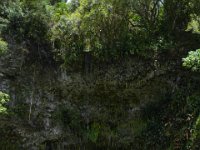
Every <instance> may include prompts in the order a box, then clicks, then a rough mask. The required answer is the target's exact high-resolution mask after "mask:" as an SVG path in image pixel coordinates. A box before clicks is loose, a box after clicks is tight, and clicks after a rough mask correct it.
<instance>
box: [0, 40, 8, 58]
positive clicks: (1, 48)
mask: <svg viewBox="0 0 200 150" xmlns="http://www.w3.org/2000/svg"><path fill="white" fill-rule="evenodd" d="M7 50H8V44H7V43H6V42H5V41H3V40H2V39H0V55H2V54H4V53H6V51H7Z"/></svg>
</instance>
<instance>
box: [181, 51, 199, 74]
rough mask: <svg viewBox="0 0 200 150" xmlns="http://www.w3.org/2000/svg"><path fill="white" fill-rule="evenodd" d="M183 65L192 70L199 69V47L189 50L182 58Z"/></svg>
mask: <svg viewBox="0 0 200 150" xmlns="http://www.w3.org/2000/svg"><path fill="white" fill-rule="evenodd" d="M183 66H184V67H187V68H189V69H192V71H199V69H200V49H197V50H196V51H190V52H189V55H188V56H187V57H186V58H183Z"/></svg>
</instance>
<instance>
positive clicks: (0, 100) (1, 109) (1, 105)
mask: <svg viewBox="0 0 200 150" xmlns="http://www.w3.org/2000/svg"><path fill="white" fill-rule="evenodd" d="M8 101H9V95H8V94H5V93H3V92H1V91H0V114H1V113H6V112H7V108H6V107H5V104H6V103H7V102H8Z"/></svg>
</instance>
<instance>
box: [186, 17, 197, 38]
mask: <svg viewBox="0 0 200 150" xmlns="http://www.w3.org/2000/svg"><path fill="white" fill-rule="evenodd" d="M186 31H192V32H193V33H198V34H200V18H199V17H196V16H191V21H190V22H189V23H188V27H187V30H186Z"/></svg>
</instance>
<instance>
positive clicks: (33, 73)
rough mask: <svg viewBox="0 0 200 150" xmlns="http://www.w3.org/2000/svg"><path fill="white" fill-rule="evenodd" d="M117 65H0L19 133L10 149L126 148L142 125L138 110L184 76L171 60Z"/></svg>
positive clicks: (14, 128)
mask: <svg viewBox="0 0 200 150" xmlns="http://www.w3.org/2000/svg"><path fill="white" fill-rule="evenodd" d="M119 64H120V65H119ZM119 64H118V63H116V64H115V65H109V66H106V67H105V66H104V67H103V69H94V70H93V72H91V73H88V74H84V75H83V74H82V73H75V72H67V71H66V70H64V71H63V70H59V69H55V68H48V67H45V68H44V67H43V68H42V67H41V66H37V65H31V66H28V67H27V66H26V67H24V66H23V67H21V68H20V69H19V67H18V68H14V71H13V70H6V69H5V68H6V65H5V64H4V65H1V66H2V68H1V70H2V74H1V75H0V90H1V91H5V92H7V93H9V94H10V96H11V101H10V103H9V108H10V111H12V113H11V116H10V117H9V119H8V121H9V122H10V124H9V126H11V128H12V132H14V133H15V135H16V136H18V137H19V138H18V142H17V143H15V142H13V144H16V145H15V146H14V147H15V149H17V148H19V149H27V150H39V149H41V150H42V149H47V150H64V149H104V148H110V149H112V148H113V149H117V148H118V149H120V148H121V147H123V148H124V149H126V148H127V149H131V148H132V147H131V146H134V142H135V141H136V139H135V137H137V136H138V135H140V134H141V133H142V131H143V130H144V129H145V128H146V126H147V123H146V121H145V120H144V119H143V117H142V115H143V114H144V111H143V110H144V108H145V107H146V106H147V105H148V104H149V103H154V102H158V101H164V100H165V99H169V98H170V95H171V94H173V92H174V91H175V90H176V89H177V88H179V84H180V83H181V82H182V81H183V80H184V79H185V78H187V75H184V73H183V72H180V70H179V69H175V68H174V67H175V66H177V64H176V63H171V64H167V63H163V64H161V65H160V66H159V67H158V68H156V69H155V67H154V65H153V63H151V61H144V60H142V61H141V60H137V59H134V60H127V61H124V62H123V63H119ZM0 140H1V139H0ZM19 143H20V144H19ZM4 147H5V148H6V146H4ZM10 149H11V148H10Z"/></svg>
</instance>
